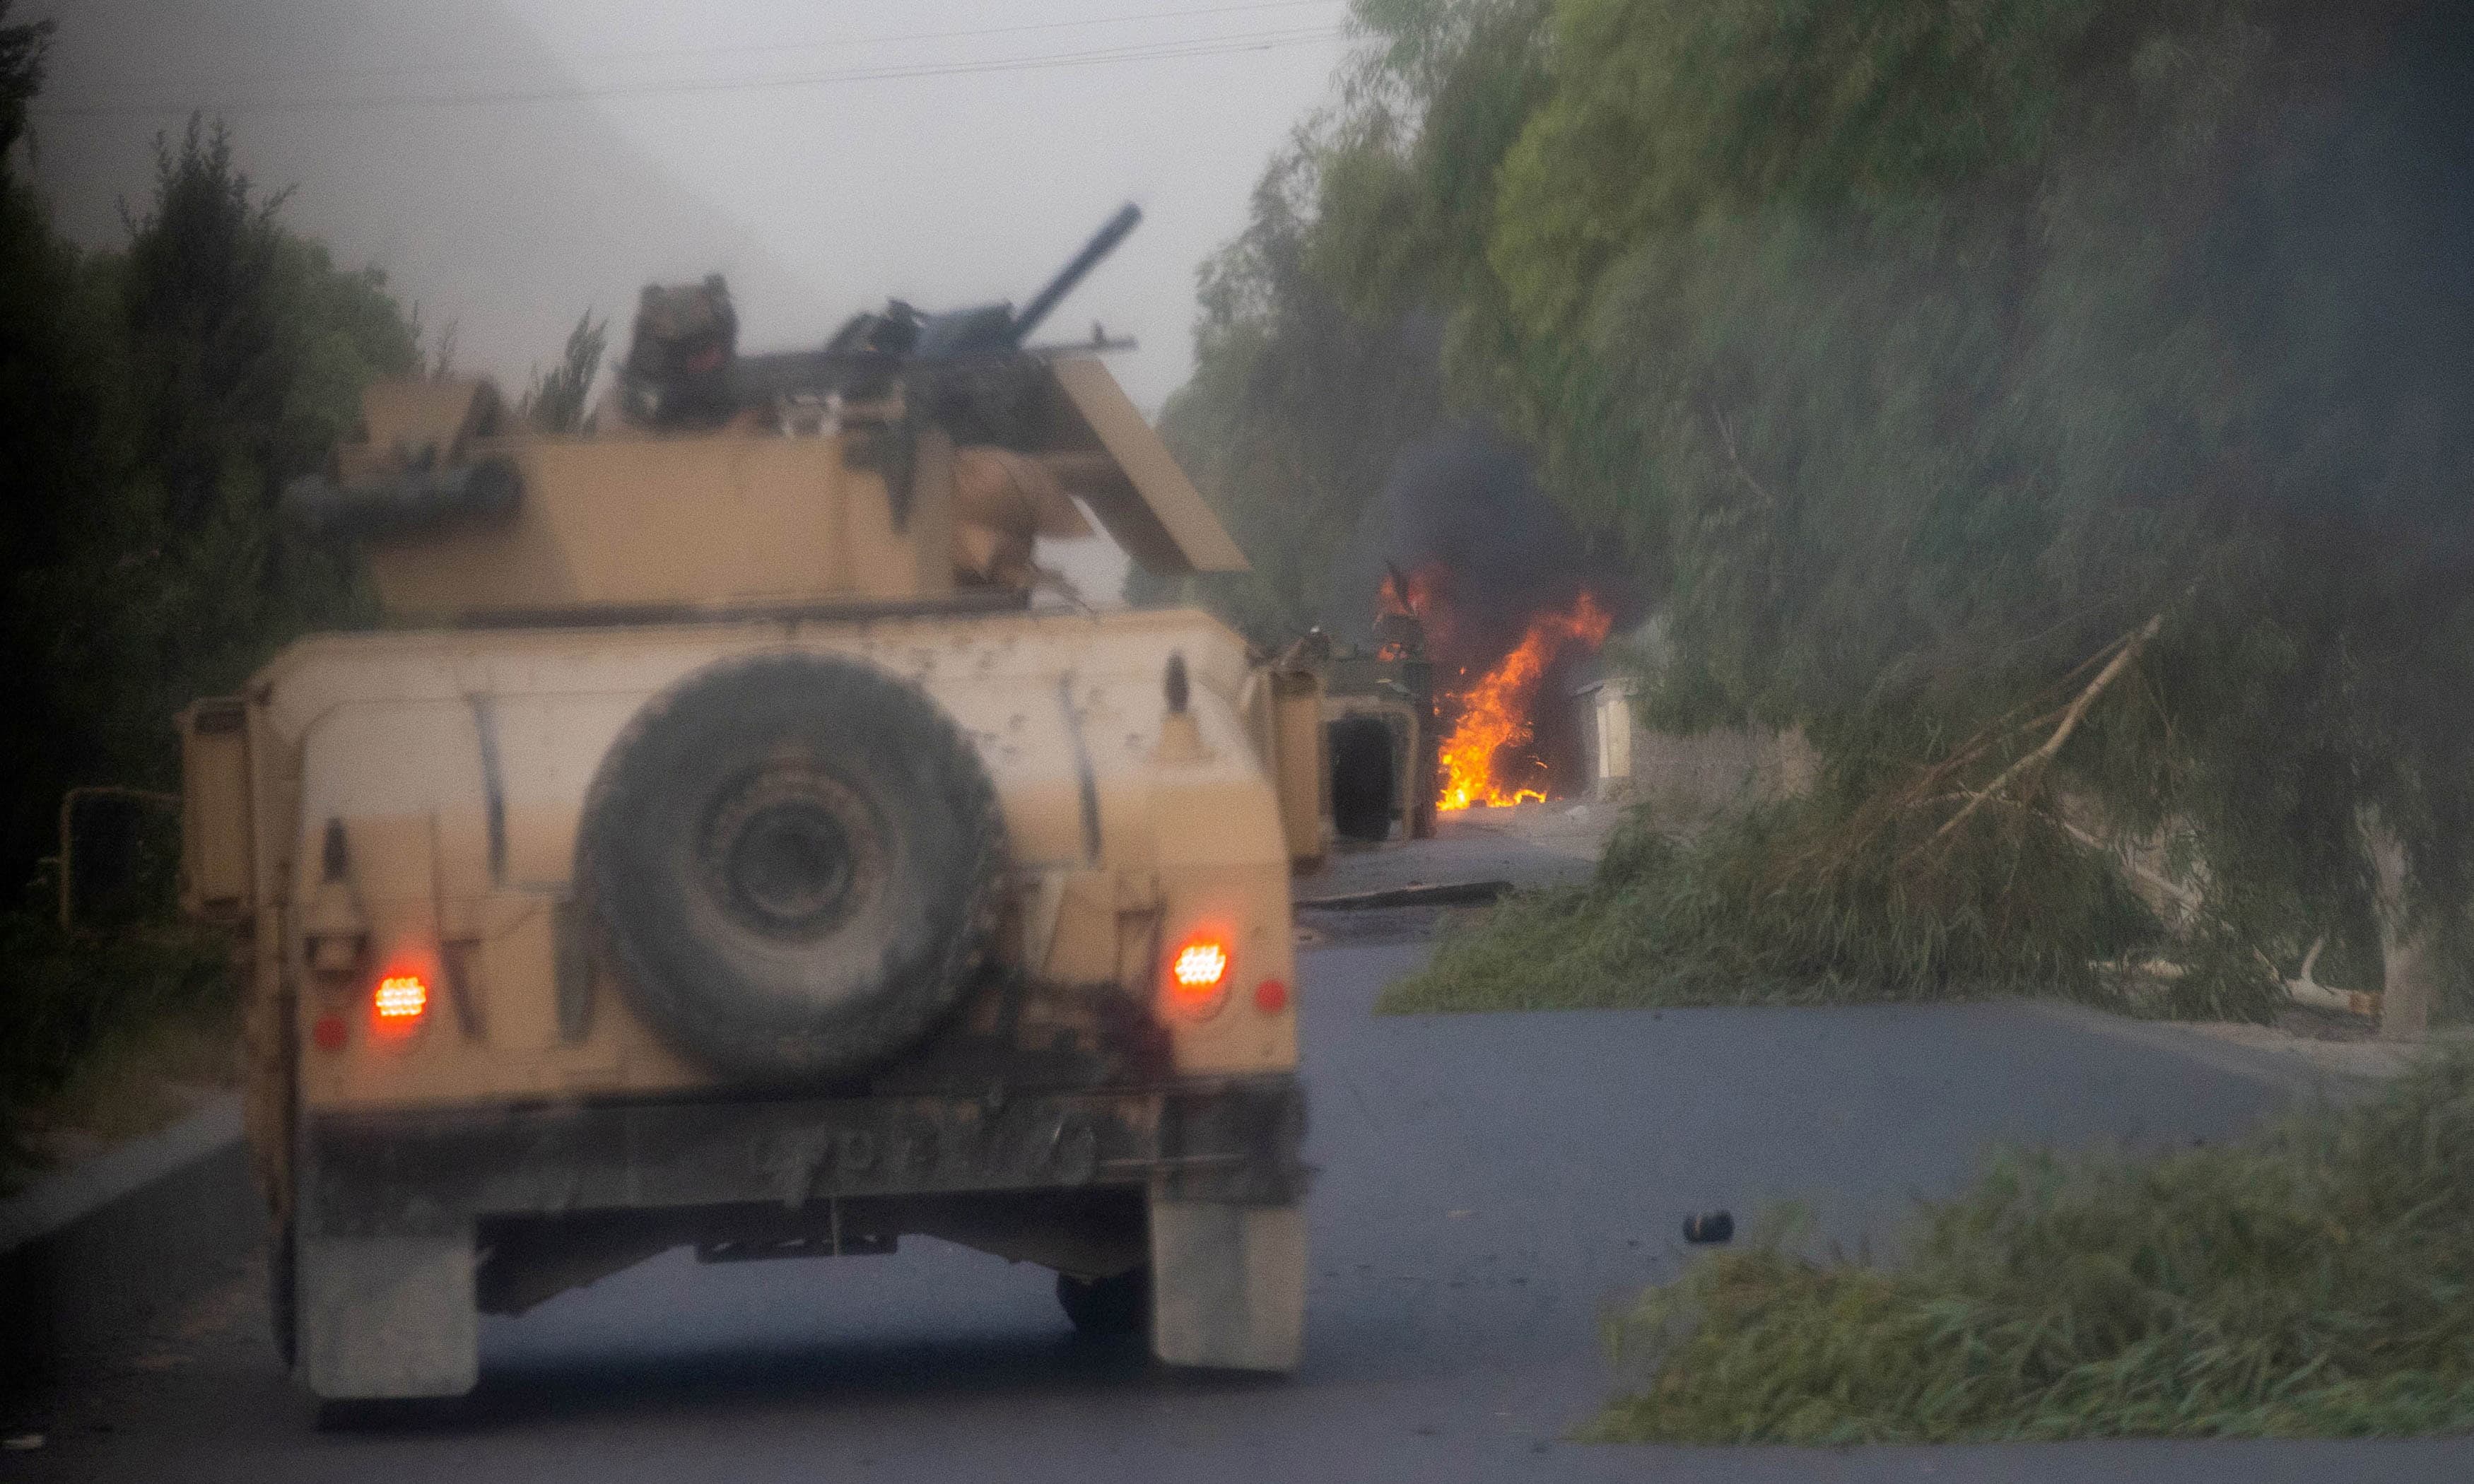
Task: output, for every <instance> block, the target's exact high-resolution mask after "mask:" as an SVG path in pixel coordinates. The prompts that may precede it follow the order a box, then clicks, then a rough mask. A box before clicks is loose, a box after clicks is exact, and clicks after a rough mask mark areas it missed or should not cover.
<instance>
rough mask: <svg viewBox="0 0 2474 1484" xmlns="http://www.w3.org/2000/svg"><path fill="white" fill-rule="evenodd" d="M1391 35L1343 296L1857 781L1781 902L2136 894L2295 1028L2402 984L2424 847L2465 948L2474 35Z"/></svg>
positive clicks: (1692, 675)
mask: <svg viewBox="0 0 2474 1484" xmlns="http://www.w3.org/2000/svg"><path fill="white" fill-rule="evenodd" d="M1358 13H1359V16H1360V19H1361V21H1362V22H1363V23H1365V24H1366V25H1367V26H1368V27H1369V29H1370V36H1372V39H1373V42H1374V45H1373V46H1372V47H1371V48H1370V51H1369V54H1368V55H1369V59H1370V60H1369V61H1368V63H1367V65H1368V66H1369V67H1370V68H1371V69H1373V70H1374V71H1376V72H1379V73H1381V74H1382V80H1381V81H1380V82H1377V83H1365V82H1360V83H1358V84H1355V88H1354V92H1355V96H1356V98H1357V99H1359V100H1361V102H1360V103H1359V105H1358V108H1359V117H1360V122H1359V123H1358V124H1356V125H1354V126H1344V127H1341V128H1338V129H1336V130H1335V131H1333V133H1334V136H1335V137H1336V138H1337V139H1339V140H1340V145H1339V148H1338V150H1337V151H1336V152H1335V154H1334V155H1333V156H1330V157H1326V158H1325V159H1324V160H1323V161H1322V172H1321V180H1322V182H1323V186H1324V191H1323V195H1322V201H1321V203H1320V207H1321V209H1320V211H1319V214H1318V215H1317V217H1316V218H1315V220H1314V221H1312V222H1311V223H1309V224H1307V225H1306V226H1305V227H1303V228H1302V231H1303V235H1304V238H1305V241H1306V250H1305V251H1306V256H1307V258H1308V260H1309V261H1310V262H1314V263H1317V264H1320V265H1323V266H1324V268H1325V269H1326V274H1327V278H1328V280H1329V281H1331V282H1333V283H1334V284H1335V285H1336V286H1337V287H1338V288H1339V289H1340V290H1341V291H1342V293H1343V297H1344V299H1345V301H1346V302H1347V303H1349V304H1351V305H1352V306H1355V307H1357V308H1359V309H1360V310H1372V309H1380V310H1384V311H1387V312H1396V311H1397V310H1399V309H1401V308H1402V307H1404V306H1423V307H1425V308H1427V309H1429V310H1431V311H1432V312H1434V313H1436V314H1439V315H1441V316H1443V317H1444V319H1445V320H1446V322H1447V323H1448V324H1449V330H1448V333H1447V334H1446V336H1445V371H1446V377H1447V383H1448V385H1449V386H1450V387H1451V388H1452V389H1453V390H1454V391H1455V392H1456V393H1457V395H1461V396H1465V397H1468V398H1471V399H1474V400H1476V401H1477V402H1479V403H1480V404H1481V405H1485V406H1487V407H1490V408H1492V410H1494V412H1495V413H1496V414H1497V416H1498V417H1499V418H1500V419H1502V420H1503V421H1504V423H1505V424H1506V425H1508V426H1510V427H1512V428H1514V429H1515V430H1516V431H1518V432H1520V433H1522V434H1523V435H1525V436H1526V437H1528V438H1529V439H1531V440H1532V441H1533V442H1534V443H1536V445H1537V446H1538V447H1539V448H1540V452H1541V454H1542V456H1543V458H1544V461H1545V465H1546V467H1547V470H1548V474H1549V481H1550V488H1551V489H1552V490H1553V491H1554V492H1555V493H1556V494H1557V495H1558V496H1559V497H1560V498H1561V499H1562V500H1564V502H1565V503H1566V504H1567V506H1568V507H1570V508H1571V509H1572V511H1573V512H1574V514H1575V516H1576V518H1578V519H1580V520H1581V521H1582V522H1583V523H1585V524H1590V525H1597V526H1601V527H1613V528H1614V529H1616V530H1619V531H1620V532H1621V533H1622V534H1623V535H1624V537H1625V539H1626V545H1627V547H1628V549H1630V550H1631V551H1632V552H1633V553H1634V554H1635V557H1636V560H1637V561H1638V562H1640V563H1641V564H1642V565H1643V566H1644V567H1645V568H1647V569H1648V570H1649V572H1650V573H1651V574H1652V576H1653V577H1654V579H1655V581H1656V584H1657V586H1661V588H1662V589H1663V590H1665V591H1667V592H1668V593H1669V594H1670V598H1669V605H1670V612H1669V619H1670V627H1669V633H1670V634H1671V636H1672V638H1673V640H1674V643H1675V648H1676V663H1675V665H1674V666H1673V667H1672V669H1671V670H1670V671H1669V674H1668V680H1667V682H1666V684H1665V685H1664V686H1663V688H1662V690H1661V693H1660V694H1659V696H1657V697H1656V698H1655V700H1656V703H1657V704H1658V706H1660V708H1661V714H1663V715H1664V716H1665V717H1666V718H1667V719H1669V720H1671V721H1676V722H1689V721H1695V720H1699V721H1709V720H1721V719H1735V718H1740V717H1743V716H1745V715H1748V714H1749V715H1751V716H1754V717H1758V718H1759V719H1763V720H1767V721H1772V722H1777V723H1782V724H1795V725H1800V726H1802V727H1804V728H1805V729H1806V730H1807V732H1808V733H1809V734H1810V735H1812V736H1813V737H1814V739H1815V740H1816V741H1817V742H1818V743H1819V744H1820V745H1821V747H1822V748H1823V750H1824V753H1825V756H1826V758H1827V760H1828V783H1827V786H1826V788H1825V790H1824V792H1825V794H1826V796H1827V800H1826V806H1825V807H1823V808H1822V811H1821V812H1822V813H1824V814H1826V815H1827V816H1828V818H1826V819H1818V820H1815V821H1812V822H1810V825H1811V828H1810V829H1807V830H1797V831H1788V832H1787V835H1786V837H1785V839H1786V841H1787V843H1784V844H1781V843H1779V841H1778V840H1777V839H1773V840H1772V842H1771V844H1770V845H1769V846H1766V847H1763V849H1770V850H1780V851H1784V852H1785V854H1784V855H1783V856H1782V857H1781V859H1780V860H1779V861H1775V862H1773V864H1781V865H1783V864H1785V863H1787V862H1788V861H1790V860H1792V861H1801V862H1804V863H1806V864H1807V865H1808V864H1810V863H1811V862H1812V861H1816V860H1817V861H1824V862H1831V863H1834V864H1833V865H1832V869H1833V870H1845V869H1855V868H1854V866H1853V864H1852V863H1855V862H1870V863H1871V864H1870V865H1869V866H1867V867H1865V869H1867V870H1875V871H1878V872H1880V873H1885V874H1883V875H1882V877H1881V879H1880V881H1879V882H1877V883H1876V884H1877V885H1879V886H1880V889H1881V892H1882V894H1883V896H1882V899H1883V900H1885V901H1886V900H1893V899H1896V900H1906V901H1910V902H1912V901H1916V900H1919V899H1928V898H1930V896H1931V894H1930V893H1929V892H1928V891H1926V890H1925V888H1926V887H1927V886H1928V885H1929V884H1930V882H1929V880H1928V876H1926V875H1919V874H1918V873H1932V872H1939V873H1940V874H1939V875H1937V876H1933V877H1931V879H1934V880H1943V879H1946V880H1953V881H1954V880H1956V879H1957V878H1958V877H1961V876H1966V875H1967V874H1969V873H1971V872H1974V871H1976V870H1977V868H1978V867H1981V866H1984V865H1985V862H1986V861H1987V860H1989V859H1991V857H1977V856H1973V855H1968V856H1957V855H1953V853H1952V852H1953V851H1956V850H1959V849H1960V846H1961V843H1962V842H1964V841H1967V840H1978V837H1979V836H1981V837H1982V838H1981V839H1980V840H1978V843H1979V844H1981V845H1982V846H1984V848H1986V849H1993V848H1994V847H1995V846H1997V845H1999V844H2001V842H2002V841H2007V842H2008V844H2007V846H2006V847H2003V848H2005V849H2012V850H2018V849H2027V848H2028V847H2029V845H2030V844H2033V846H2034V849H2036V850H2048V851H2049V852H2050V851H2052V850H2059V851H2067V850H2072V849H2078V848H2083V846H2084V842H2085V840H2086V839H2090V838H2092V839H2095V840H2098V841H2099V842H2104V843H2113V842H2122V841H2137V842H2140V843H2142V844H2143V845H2145V846H2147V847H2149V848H2151V850H2153V851H2154V852H2155V857H2156V858H2163V859H2167V860H2168V861H2170V863H2171V872H2170V873H2169V874H2171V875H2172V876H2173V877H2174V878H2175V879H2177V880H2179V881H2181V882H2183V883H2185V884H2186V885H2188V886H2190V887H2191V889H2192V891H2193V892H2194V893H2195V898H2196V900H2197V907H2196V909H2195V919H2194V921H2195V925H2194V926H2193V927H2192V928H2191V929H2190V932H2191V933H2193V934H2195V935H2196V936H2197V937H2199V938H2204V939H2206V940H2208V941H2209V942H2214V943H2218V944H2220V945H2224V946H2225V947H2226V955H2225V957H2224V963H2225V964H2228V965H2235V966H2241V965H2247V966H2249V968H2248V973H2249V975H2250V978H2251V980H2252V982H2253V986H2254V988H2258V987H2263V986H2265V985H2266V984H2267V983H2268V982H2269V981H2268V979H2267V977H2266V968H2265V964H2264V963H2263V961H2262V960H2261V959H2260V957H2259V954H2260V953H2262V952H2264V953H2265V954H2266V955H2267V956H2268V958H2269V959H2273V960H2277V961H2280V962H2282V963H2285V964H2288V965H2290V964H2291V963H2292V961H2293V959H2294V958H2296V957H2298V956H2299V954H2300V952H2301V950H2302V948H2303V947H2304V946H2306V945H2307V944H2308V942H2309V941H2310V940H2311V939H2313V938H2315V937H2316V936H2318V935H2319V934H2321V933H2323V932H2332V933H2336V934H2338V935H2339V936H2341V937H2344V936H2351V937H2353V938H2355V939H2360V938H2362V937H2363V936H2364V933H2365V923H2366V922H2367V920H2368V913H2369V908H2370V903H2371V901H2372V898H2373V895H2374V894H2373V880H2374V871H2373V865H2372V858H2371V857H2372V854H2373V852H2372V851H2371V850H2370V849H2369V844H2370V840H2371V838H2372V837H2373V836H2375V835H2386V836H2392V837H2393V840H2394V843H2395V847H2396V853H2397V854H2398V855H2399V857H2400V858H2401V860H2402V862H2403V869H2402V874H2401V876H2400V884H2399V886H2398V889H2397V893H2396V894H2395V895H2396V896H2397V898H2398V900H2399V902H2400V903H2401V907H2402V910H2403V911H2405V912H2406V913H2407V914H2408V915H2409V916H2413V917H2417V918H2419V919H2420V920H2422V921H2426V922H2431V923H2434V924H2437V925H2438V926H2441V927H2443V928H2445V929H2446V930H2447V931H2448V932H2449V933H2452V934H2456V933H2462V930H2463V926H2464V921H2463V920H2464V917H2465V908H2466V904H2467V903H2468V902H2469V901H2474V846H2469V843H2468V841H2469V836H2468V832H2467V829H2466V827H2465V826H2466V825H2467V824H2468V823H2469V821H2474V767H2469V766H2468V764H2469V763H2474V757H2469V755H2468V750H2467V744H2466V738H2467V737H2468V735H2469V734H2474V732H2469V724H2474V715H2469V714H2468V708H2469V706H2474V684H2469V683H2468V682H2474V674H2469V673H2468V672H2469V668H2474V645H2469V644H2468V643H2467V642H2466V640H2467V638H2468V636H2469V630H2474V584H2469V583H2468V582H2467V578H2468V577H2469V576H2474V502H2469V501H2468V500H2467V499H2466V494H2467V491H2466V488H2465V481H2466V476H2465V473H2464V470H2465V469H2466V468H2467V467H2469V461H2468V459H2467V454H2468V452H2469V451H2474V450H2469V449H2468V448H2467V446H2466V443H2467V441H2468V440H2474V416H2469V414H2474V333H2469V332H2474V323H2469V321H2474V299H2469V297H2468V296H2466V295H2465V294H2464V293H2463V292H2462V275H2463V266H2462V265H2463V257H2464V253H2463V245H2464V244H2465V243H2466V242H2467V241H2469V240H2474V157H2469V156H2467V154H2466V152H2465V151H2464V150H2463V149H2462V139H2464V138H2465V137H2466V136H2467V133H2468V126H2469V116H2468V105H2467V103H2466V99H2465V94H2464V92H2463V89H2462V87H2461V86H2460V85H2459V79H2460V78H2462V74H2463V70H2464V68H2465V65H2466V63H2467V62H2468V61H2469V60H2474V18H2469V17H2467V16H2466V15H2465V13H2464V12H2462V8H2457V7H2451V6H2447V5H2444V4H2439V3H2436V0H2384V3H2380V4H2374V5H2369V6H2360V7H2343V8H2326V7H2308V6H2300V5H2295V4H2291V3H2286V0H2171V3H2168V4H2164V5H2153V4H2146V3H2132V0H2098V3H2075V0H2073V3H2065V0H1862V3H1856V4H1844V3H1825V0H1716V3H1712V0H1560V3H1557V4H1555V5H1553V6H1552V7H1551V8H1549V7H1546V6H1543V5H1522V4H1517V3H1512V0H1425V3H1420V0H1380V3H1376V0H1368V3H1366V4H1363V5H1361V6H1360V8H1359V12H1358ZM1367 100H1370V101H1367ZM1395 227H1396V228H1397V229H1396V230H1392V229H1388V228H1395ZM2117 661H2119V662H2117ZM2100 675H2101V676H2104V677H2106V678H2105V680H2104V682H2103V683H2102V684H2101V685H2098V684H2097V681H2098V677H2099V676H2100ZM2081 703H2084V704H2081ZM2366 821H2367V822H2371V823H2372V824H2373V825H2374V826H2376V827H2375V828H2374V829H2372V830H2371V831H2370V832H2369V833H2367V834H2366V833H2365V828H2364V825H2365V822H2366ZM1815 831H1818V835H1816V834H1815ZM2031 835H2032V836H2034V837H2035V839H2034V841H2033V842H2031V841H2030V840H2029V839H2028V837H2029V836H2031ZM1820 836H1828V837H1829V838H1830V839H1831V840H1834V841H1835V842H1836V843H1835V844H1832V845H1829V846H1828V847H1827V848H1824V842H1823V841H1822V840H1821V839H1820ZM1859 837H1860V838H1859ZM1893 839H1895V840H1897V841H1899V842H1902V843H1901V844H1899V845H1898V847H1897V848H1896V849H1886V848H1881V849H1877V848H1876V846H1877V845H1879V843H1880V842H1882V841H1888V840H1893ZM1868 840H1869V841H1873V842H1875V844H1873V845H1867V844H1864V843H1863V842H1864V841H1868ZM2073 842H2078V844H2077V845H2074V844H2073ZM1748 848H1749V847H1748ZM1971 849H1972V848H1971ZM1744 879H1746V880H1748V881H1754V882H1765V883H1768V887H1765V888H1763V889H1769V888H1774V887H1776V885H1777V883H1778V881H1779V880H1780V879H1781V878H1780V877H1779V876H1778V875H1777V874H1775V873H1771V874H1763V873H1759V872H1755V873H1751V874H1748V875H1747V876H1746V877H1745V878H1744ZM2054 879H2056V880H2079V879H2082V874H2079V873H2076V872H2072V871H2064V872H2059V873H2058V874H2056V875H2055V877H2054ZM1842 884H1843V883H1842ZM1748 889H1750V888H1748ZM1962 898H1963V899H1964V900H1965V901H1966V902H1967V903H1968V904H1969V905H1968V906H1967V910H1968V911H1971V912H1973V911H1977V910H1979V908H1981V906H1982V902H1981V900H1980V898H1977V897H1976V896H1974V895H1972V894H1964V893H1962V894H1960V895H1959V896H1957V897H1953V898H1950V899H1951V900H1953V901H1957V900H1960V899H1962ZM1997 905H1998V903H1997ZM2054 905H2055V904H2053V903H2050V902H2046V903H2042V904H2041V906H2042V907H2043V908H2044V909H2048V911H2050V909H2051V908H2052V907H2053V906H2054ZM2090 910H2095V909H2094V908H2093V907H2091V909H2090ZM2106 910H2107V911H2110V908H2109V907H2108V908H2107V909H2106ZM1748 920H1749V915H1748ZM2036 920H2037V914H2036V913H2033V912H2031V913H2027V914H2025V916H2024V917H2023V918H2022V919H2021V921H2023V922H2026V923H2028V924H2029V927H2030V928H2032V926H2033V924H2034V922H2036ZM2023 930H2027V929H2023ZM2185 946H2186V947H2188V945H2187V944H2186V945H2185ZM2254 950H2257V951H2254ZM2193 951H2195V950H2193ZM2227 971H2228V972H2232V971H2233V970H2232V969H2228V970H2227ZM2228 993H2231V992H2228ZM2236 997H2237V998H2239V997H2240V996H2239V995H2237V996H2236Z"/></svg>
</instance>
